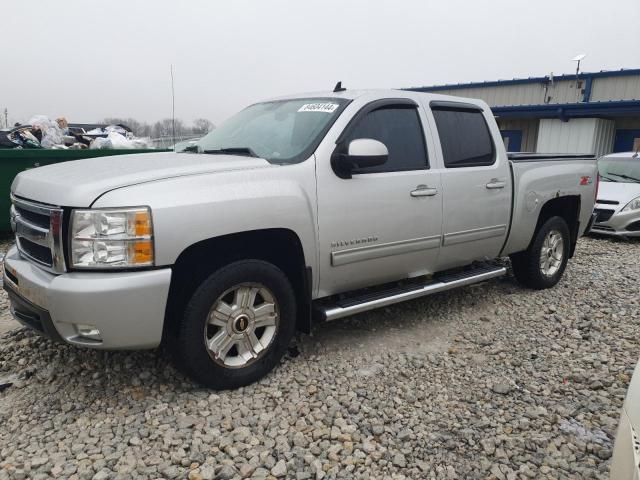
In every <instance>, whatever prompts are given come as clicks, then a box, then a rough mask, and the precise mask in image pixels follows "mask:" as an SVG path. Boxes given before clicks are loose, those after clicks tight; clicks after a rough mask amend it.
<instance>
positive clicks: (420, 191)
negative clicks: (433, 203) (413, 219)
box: [411, 185, 438, 197]
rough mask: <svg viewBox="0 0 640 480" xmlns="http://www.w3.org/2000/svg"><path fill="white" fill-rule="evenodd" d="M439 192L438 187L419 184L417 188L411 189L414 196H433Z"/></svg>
mask: <svg viewBox="0 0 640 480" xmlns="http://www.w3.org/2000/svg"><path fill="white" fill-rule="evenodd" d="M437 194H438V189H437V188H429V187H427V186H426V185H418V186H417V187H416V189H415V190H412V191H411V196H412V197H433V196H434V195H437Z"/></svg>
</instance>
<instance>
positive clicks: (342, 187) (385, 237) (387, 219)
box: [316, 98, 442, 297]
mask: <svg viewBox="0 0 640 480" xmlns="http://www.w3.org/2000/svg"><path fill="white" fill-rule="evenodd" d="M426 125H427V122H426V118H425V117H424V113H423V111H422V110H421V109H420V108H419V107H418V105H417V104H416V103H415V102H413V100H410V99H408V98H407V99H393V100H392V99H389V100H378V101H374V102H372V103H369V104H367V105H365V106H364V107H363V108H362V109H361V110H360V111H359V112H358V113H356V114H355V116H354V117H353V119H352V120H351V121H350V122H349V123H348V125H347V126H346V128H345V130H344V131H343V132H342V133H341V135H340V137H339V138H338V141H337V143H338V148H340V147H341V146H342V147H344V145H348V144H349V142H351V141H352V140H356V139H361V138H372V139H375V140H378V141H380V142H382V143H384V144H385V146H386V147H387V149H388V151H389V157H388V160H387V162H386V163H384V164H383V165H378V166H374V167H367V168H362V169H356V170H354V171H352V178H348V179H343V178H339V176H338V175H337V174H336V172H334V171H333V169H332V167H331V162H330V159H329V157H330V155H331V153H330V152H329V151H328V150H325V151H323V152H320V154H319V155H318V158H317V166H316V169H317V178H318V187H317V190H318V228H319V241H320V244H319V247H320V248H319V251H320V258H319V260H320V262H319V265H320V288H319V292H318V296H320V297H322V296H327V295H331V294H334V293H339V292H344V291H348V290H353V289H357V288H361V287H366V286H371V285H376V284H381V283H385V282H390V281H394V280H399V279H404V278H407V277H413V276H419V275H424V274H429V273H432V272H433V268H434V267H435V265H436V262H437V258H438V252H439V250H440V244H441V233H442V193H441V184H440V172H439V171H438V170H437V169H434V168H433V166H432V165H430V163H429V155H428V151H430V150H431V148H432V145H431V135H425V128H426ZM331 143H332V142H331ZM333 146H334V147H335V144H333Z"/></svg>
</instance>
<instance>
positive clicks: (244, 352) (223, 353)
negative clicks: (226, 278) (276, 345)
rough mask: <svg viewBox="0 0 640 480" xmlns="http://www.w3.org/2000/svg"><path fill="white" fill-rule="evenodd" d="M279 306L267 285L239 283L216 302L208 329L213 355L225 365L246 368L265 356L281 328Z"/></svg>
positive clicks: (208, 338)
mask: <svg viewBox="0 0 640 480" xmlns="http://www.w3.org/2000/svg"><path fill="white" fill-rule="evenodd" d="M278 320H279V309H278V304H277V302H276V300H275V297H274V296H273V294H272V293H271V291H270V290H269V289H268V288H267V287H265V286H264V285H261V284H258V283H242V284H239V285H236V286H234V287H232V288H230V289H229V290H227V291H226V292H224V293H223V294H222V295H220V296H219V297H218V298H217V300H216V301H215V302H214V304H213V306H212V307H211V310H210V311H209V315H208V316H207V323H206V324H205V328H204V342H205V345H206V347H207V351H208V352H209V355H210V356H211V358H212V359H213V360H214V361H215V362H216V363H218V364H220V365H222V366H224V367H232V368H233V367H246V366H247V365H249V364H251V363H253V362H255V361H256V360H257V359H258V358H260V356H261V355H263V354H264V353H265V352H266V351H267V349H268V347H269V346H270V345H271V342H273V340H274V338H275V336H276V332H277V330H278Z"/></svg>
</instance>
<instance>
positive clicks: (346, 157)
mask: <svg viewBox="0 0 640 480" xmlns="http://www.w3.org/2000/svg"><path fill="white" fill-rule="evenodd" d="M340 150H341V149H340V147H338V149H337V150H336V151H335V152H334V154H333V155H332V156H331V166H332V167H333V170H334V171H335V172H336V175H338V176H339V177H340V178H351V174H352V172H353V171H354V170H357V169H360V168H367V167H377V166H378V165H382V164H384V163H386V161H387V160H388V159H389V150H387V147H386V145H385V144H384V143H382V142H379V141H378V140H373V139H372V138H358V139H356V140H352V141H351V142H350V143H349V146H348V147H347V153H340Z"/></svg>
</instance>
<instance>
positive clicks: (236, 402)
mask: <svg viewBox="0 0 640 480" xmlns="http://www.w3.org/2000/svg"><path fill="white" fill-rule="evenodd" d="M639 254H640V243H638V242H636V243H624V242H618V241H611V240H606V239H592V238H586V239H583V240H581V241H580V243H579V246H578V253H577V256H576V257H575V258H574V260H573V261H572V262H571V263H570V267H569V268H568V270H567V273H566V274H565V278H564V280H563V281H562V282H561V284H560V285H558V286H557V287H556V288H555V289H552V290H547V291H542V292H534V291H526V290H523V289H521V288H520V287H519V286H517V285H516V283H515V281H514V280H513V279H512V278H510V277H505V278H503V279H500V280H496V281H492V282H488V283H485V284H482V285H477V286H472V287H467V288H465V289H462V290H458V291H453V292H448V293H444V294H440V295H437V296H434V297H430V298H428V299H422V300H417V301H413V302H410V303H406V304H403V305H397V306H394V307H390V308H386V309H383V310H380V311H376V312H370V313H368V314H363V315H360V316H357V317H353V318H351V319H345V320H344V321H340V322H335V323H332V324H326V325H322V326H320V327H318V328H317V329H316V331H315V332H314V335H313V336H311V337H301V338H300V339H299V342H298V345H297V351H296V349H292V351H291V355H289V356H288V358H286V359H285V361H284V362H283V363H282V365H281V366H280V367H279V368H278V369H277V370H275V371H274V372H273V373H272V374H270V375H269V376H268V377H267V378H265V379H264V380H262V381H261V382H259V383H257V384H255V385H252V386H249V387H246V388H243V389H239V390H235V391H226V392H211V391H207V390H204V389H202V388H200V387H198V386H197V385H194V384H193V383H191V382H190V381H189V380H187V379H185V378H184V377H183V376H182V375H181V374H180V373H178V372H176V371H175V370H174V368H173V367H172V366H171V364H170V363H169V362H168V360H167V358H166V356H165V355H164V354H163V353H162V352H157V351H156V352H133V353H131V352H116V353H105V352H94V351H86V350H80V349H76V348H71V347H67V346H63V345H55V344H52V343H51V342H49V341H47V340H45V339H41V338H39V337H37V336H36V335H34V334H32V333H31V332H28V331H26V330H23V329H17V330H13V331H11V332H9V333H6V334H4V336H2V337H0V377H2V376H5V377H6V376H7V375H12V378H13V379H14V381H15V383H14V385H13V386H11V387H9V388H7V389H6V390H5V391H4V392H2V393H0V425H2V428H1V429H0V479H7V478H15V479H20V478H34V479H40V478H43V479H44V478H49V477H57V478H71V479H75V478H80V479H91V478H94V479H111V478H123V479H125V478H190V479H201V478H203V479H211V478H246V477H252V478H264V477H269V476H271V477H276V478H298V479H305V478H311V479H321V478H327V479H328V478H448V479H453V478H465V479H473V478H497V479H520V478H553V479H556V478H603V479H604V478H607V476H608V468H609V465H608V463H609V462H608V461H609V458H610V456H611V450H612V439H613V437H614V434H615V429H616V425H617V421H618V414H619V409H620V407H621V405H622V400H623V397H624V394H625V391H626V387H627V384H628V382H629V374H630V373H631V371H632V368H633V366H634V365H635V363H636V361H637V359H638V354H639V346H640V308H639V306H638V302H639V300H638V299H639V298H640V296H639V293H640V292H639V287H638V279H639V278H640V275H639V274H640V262H638V255H639ZM298 352H299V354H298Z"/></svg>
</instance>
